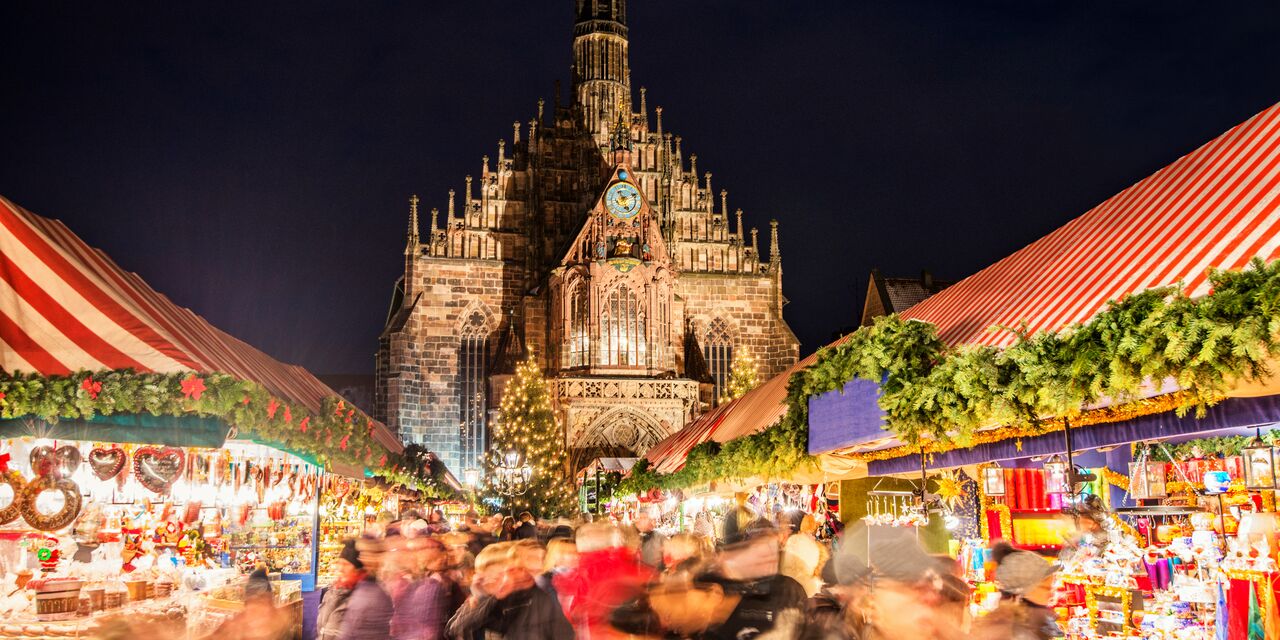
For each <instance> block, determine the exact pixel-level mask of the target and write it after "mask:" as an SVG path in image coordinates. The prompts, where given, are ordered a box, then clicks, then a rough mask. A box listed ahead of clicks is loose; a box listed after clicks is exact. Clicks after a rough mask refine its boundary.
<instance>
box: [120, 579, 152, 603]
mask: <svg viewBox="0 0 1280 640" xmlns="http://www.w3.org/2000/svg"><path fill="white" fill-rule="evenodd" d="M150 585H151V581H150V580H126V581H125V583H124V587H125V589H127V590H128V591H129V602H137V601H139V600H146V599H147V591H148V587H149V586H150Z"/></svg>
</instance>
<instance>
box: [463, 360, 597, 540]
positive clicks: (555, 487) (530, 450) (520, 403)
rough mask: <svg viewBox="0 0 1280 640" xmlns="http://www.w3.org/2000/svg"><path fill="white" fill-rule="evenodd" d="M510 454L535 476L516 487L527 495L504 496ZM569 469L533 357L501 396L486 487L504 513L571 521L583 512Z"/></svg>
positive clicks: (557, 423) (560, 431) (561, 433)
mask: <svg viewBox="0 0 1280 640" xmlns="http://www.w3.org/2000/svg"><path fill="white" fill-rule="evenodd" d="M511 452H515V453H516V454H518V455H519V456H521V457H522V463H523V465H526V466H528V467H529V471H530V473H529V479H528V480H527V481H524V482H516V483H514V484H516V485H518V486H519V488H520V489H523V492H522V493H520V494H519V495H504V493H503V491H502V482H501V475H502V474H503V469H502V467H503V465H506V464H508V461H507V459H508V457H509V454H510V453H511ZM566 466H567V459H566V452H565V444H564V431H563V429H561V427H560V421H559V420H557V419H556V415H555V412H554V411H552V409H551V390H550V388H549V387H548V385H547V380H546V378H544V377H543V376H542V371H541V370H540V369H539V368H538V363H537V362H536V361H535V360H534V358H533V357H530V358H529V359H528V360H525V361H524V362H521V363H520V364H519V365H518V366H517V367H516V375H515V377H513V378H512V379H511V381H510V382H508V383H507V388H506V390H505V391H504V392H503V394H502V405H501V407H499V410H498V420H497V424H495V425H494V431H493V439H492V442H491V443H490V446H489V455H488V456H486V460H485V484H486V487H487V490H488V492H489V494H490V495H491V496H493V497H495V498H497V499H499V500H501V502H502V504H503V510H504V511H509V512H514V513H516V514H519V513H520V512H521V511H528V512H530V513H532V514H533V515H535V516H537V517H539V518H547V517H556V516H567V515H571V514H573V513H575V512H576V511H577V510H578V501H577V494H576V493H575V492H574V483H573V479H572V478H570V477H569V470H568V469H567V468H566ZM509 484H510V483H509Z"/></svg>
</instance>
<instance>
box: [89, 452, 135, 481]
mask: <svg viewBox="0 0 1280 640" xmlns="http://www.w3.org/2000/svg"><path fill="white" fill-rule="evenodd" d="M128 460H129V456H128V455H126V454H125V452H124V449H121V448H120V447H111V448H109V449H104V448H102V447H94V448H93V449H91V450H90V451H89V468H90V469H92V470H93V475H95V476H97V477H98V479H99V480H110V479H112V478H114V477H116V476H118V475H120V472H121V471H124V466H125V463H126V462H128Z"/></svg>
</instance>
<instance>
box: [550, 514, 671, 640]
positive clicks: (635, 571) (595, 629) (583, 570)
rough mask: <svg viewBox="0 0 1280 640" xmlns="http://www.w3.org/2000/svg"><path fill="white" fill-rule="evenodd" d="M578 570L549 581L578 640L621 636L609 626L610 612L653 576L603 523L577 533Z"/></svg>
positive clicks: (619, 534)
mask: <svg viewBox="0 0 1280 640" xmlns="http://www.w3.org/2000/svg"><path fill="white" fill-rule="evenodd" d="M576 542H577V546H578V566H577V567H576V568H575V569H573V570H572V571H570V572H568V573H565V574H561V575H558V576H556V577H555V579H554V580H553V581H552V582H553V584H554V585H555V589H556V593H557V594H559V596H560V602H561V603H563V604H564V610H565V613H566V614H567V615H568V617H569V621H570V622H572V623H573V627H574V629H576V630H577V632H578V635H579V637H584V638H593V639H597V638H610V637H621V636H623V635H626V634H623V633H621V632H619V631H618V630H617V629H615V628H614V627H613V626H612V625H611V624H610V622H609V618H610V615H611V614H612V613H613V610H614V609H616V608H617V607H618V606H620V605H622V604H623V603H625V602H628V601H631V600H633V599H635V598H637V597H638V596H640V594H641V593H643V592H644V589H645V587H646V586H647V585H648V584H649V582H651V581H652V580H653V579H654V577H655V576H656V573H655V572H654V570H653V569H652V568H651V567H649V566H647V565H645V564H643V563H641V562H640V559H639V557H638V556H637V555H636V552H635V551H634V550H632V549H629V548H627V547H626V546H624V545H625V540H624V536H623V535H622V532H621V531H620V530H619V529H618V528H617V527H614V526H613V525H610V524H606V523H603V522H597V523H591V524H585V525H583V526H582V527H581V528H579V529H578V535H577V538H576Z"/></svg>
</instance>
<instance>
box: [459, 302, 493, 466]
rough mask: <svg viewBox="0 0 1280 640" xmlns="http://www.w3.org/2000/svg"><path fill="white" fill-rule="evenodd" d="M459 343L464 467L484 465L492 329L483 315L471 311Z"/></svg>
mask: <svg viewBox="0 0 1280 640" xmlns="http://www.w3.org/2000/svg"><path fill="white" fill-rule="evenodd" d="M460 339H461V342H460V344H459V346H458V406H459V408H460V412H459V413H460V415H459V420H460V422H459V432H460V435H461V440H462V443H461V444H462V447H461V451H460V452H459V453H460V456H459V460H460V462H461V466H460V468H461V469H467V468H477V469H479V468H481V467H482V465H481V461H482V459H483V458H482V457H483V455H484V450H485V446H486V441H487V439H488V434H487V425H486V423H485V422H486V421H485V411H486V409H487V404H488V397H487V396H488V393H487V392H486V384H485V380H486V377H487V375H488V366H487V360H488V353H489V330H488V323H486V322H485V317H484V314H482V313H480V312H479V311H477V312H474V313H472V314H471V316H470V317H468V318H467V321H466V323H464V324H463V325H462V335H461V338H460Z"/></svg>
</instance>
